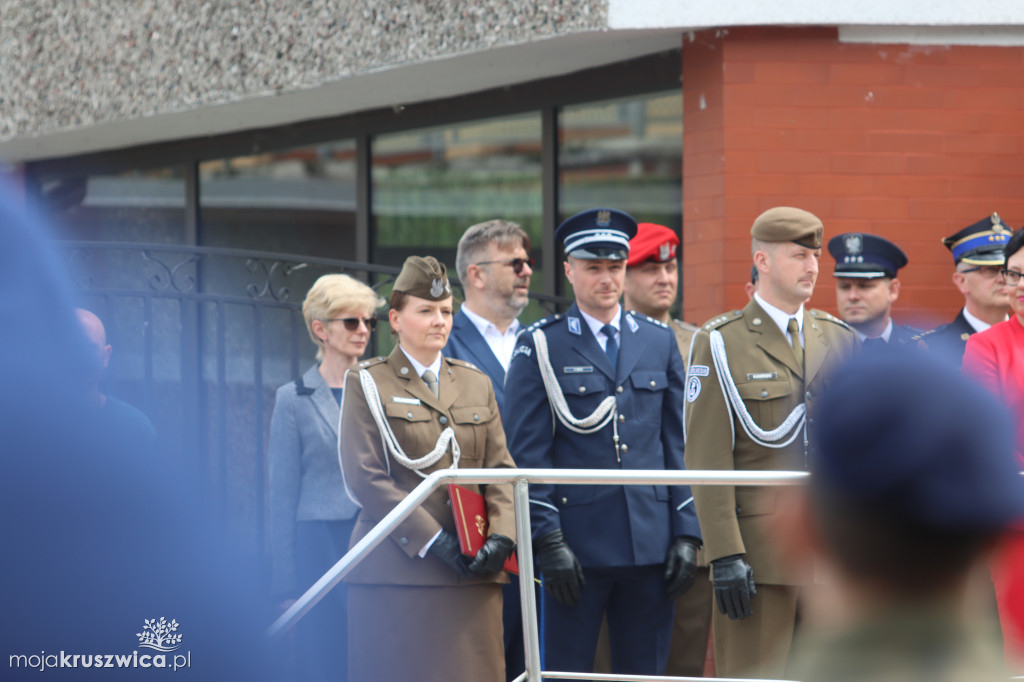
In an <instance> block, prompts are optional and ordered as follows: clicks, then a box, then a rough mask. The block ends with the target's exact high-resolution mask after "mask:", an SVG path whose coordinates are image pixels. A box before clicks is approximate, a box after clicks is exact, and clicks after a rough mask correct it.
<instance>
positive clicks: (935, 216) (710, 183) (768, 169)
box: [683, 28, 1024, 327]
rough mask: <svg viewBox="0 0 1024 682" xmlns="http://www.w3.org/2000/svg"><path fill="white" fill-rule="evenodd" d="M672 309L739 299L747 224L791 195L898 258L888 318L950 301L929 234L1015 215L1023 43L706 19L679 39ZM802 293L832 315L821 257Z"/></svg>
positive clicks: (941, 258)
mask: <svg viewBox="0 0 1024 682" xmlns="http://www.w3.org/2000/svg"><path fill="white" fill-rule="evenodd" d="M683 105H684V113H683V116H684V118H683V128H684V139H683V216H684V224H683V245H684V255H683V266H684V270H683V286H684V303H685V311H684V312H685V316H686V319H688V320H690V321H693V322H703V321H704V320H706V319H708V318H710V317H712V316H713V315H715V314H717V313H719V312H721V311H722V310H726V309H730V308H735V307H742V305H744V304H745V302H746V297H745V295H744V293H743V286H742V283H743V282H745V281H747V279H748V278H749V277H750V264H751V261H750V236H749V230H750V224H751V222H752V221H753V218H754V217H755V216H756V215H757V214H758V213H760V212H761V211H763V210H765V209H767V208H770V207H772V206H778V205H791V206H799V207H800V208H805V209H807V210H809V211H812V212H814V213H816V214H817V215H818V216H819V217H821V219H822V220H823V221H824V223H825V238H826V240H827V239H828V238H829V237H831V236H834V235H836V234H839V233H842V232H855V231H856V232H871V233H874V234H878V235H881V236H883V237H886V238H887V239H891V240H892V241H894V242H896V243H897V244H899V245H900V247H901V248H903V250H904V251H906V253H907V255H908V257H909V258H910V265H908V266H907V267H906V268H904V269H903V270H902V271H901V273H900V279H901V280H902V282H903V289H902V293H901V295H900V299H899V301H897V303H896V306H895V308H894V317H895V318H896V320H897V321H898V322H904V323H908V324H917V325H918V326H923V327H930V326H934V324H937V323H939V322H943V321H945V320H946V319H949V318H951V317H952V316H953V315H954V314H955V312H956V311H957V310H958V309H959V307H960V306H962V305H963V299H962V298H961V297H960V295H959V294H958V293H957V291H956V290H955V289H954V288H953V286H952V284H951V282H950V276H951V273H952V269H953V266H952V258H951V257H950V254H949V251H947V250H946V248H945V247H944V246H942V244H941V241H940V240H941V239H942V237H945V236H947V235H950V234H952V233H953V232H955V231H957V230H958V229H960V228H961V227H964V226H966V225H968V224H970V223H973V222H975V221H977V220H979V219H981V218H983V217H985V216H987V215H988V214H990V213H992V212H993V211H998V212H999V213H1000V215H1001V216H1002V217H1003V219H1004V221H1005V222H1007V223H1008V224H1009V225H1011V226H1013V227H1019V226H1020V225H1022V224H1024V48H1020V47H968V46H943V45H936V46H920V45H880V44H847V43H840V42H839V40H838V32H837V30H836V29H834V28H797V29H777V28H750V29H729V30H728V31H725V30H719V31H705V32H700V33H697V34H694V35H692V36H691V35H687V36H685V37H684V47H683ZM821 264H822V272H821V276H820V277H819V280H818V286H817V288H816V291H815V294H814V297H813V299H812V300H811V305H813V306H814V307H818V308H824V309H825V310H829V311H831V312H835V289H834V284H833V282H834V279H833V277H832V268H833V265H834V261H833V260H832V257H831V256H830V255H828V253H827V251H826V252H824V253H823V255H822V259H821Z"/></svg>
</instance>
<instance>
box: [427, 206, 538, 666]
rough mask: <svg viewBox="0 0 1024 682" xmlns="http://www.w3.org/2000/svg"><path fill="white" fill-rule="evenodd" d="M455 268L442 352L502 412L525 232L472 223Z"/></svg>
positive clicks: (521, 288)
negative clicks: (484, 379)
mask: <svg viewBox="0 0 1024 682" xmlns="http://www.w3.org/2000/svg"><path fill="white" fill-rule="evenodd" d="M455 269H456V270H457V271H458V273H459V281H460V283H461V284H462V290H463V293H464V294H465V297H466V300H465V301H464V302H463V303H462V305H461V306H460V307H459V311H458V312H457V313H456V314H455V318H454V320H453V321H452V333H451V335H450V336H449V337H448V345H447V346H446V347H445V349H444V355H445V357H450V358H456V359H458V360H465V361H467V362H472V363H473V364H474V365H476V366H477V367H479V368H480V369H481V370H483V371H484V373H486V374H487V376H489V377H490V378H491V383H492V384H494V397H495V398H496V399H497V401H498V409H499V410H502V411H504V407H505V405H504V401H505V372H506V371H508V366H509V362H511V360H512V351H513V350H514V349H515V343H516V336H517V335H518V334H519V329H520V326H521V325H520V323H519V319H518V317H519V314H520V313H521V312H523V309H524V308H525V307H526V305H527V304H528V303H529V302H530V275H532V274H533V259H532V258H530V236H529V235H528V234H526V231H525V230H523V228H522V227H520V226H519V225H518V224H516V223H514V222H511V221H509V220H488V221H487V222H483V223H478V224H476V225H473V226H471V227H469V228H468V229H467V230H466V232H465V233H464V234H463V235H462V238H461V239H459V246H458V250H457V251H456V254H455ZM520 672H522V671H520Z"/></svg>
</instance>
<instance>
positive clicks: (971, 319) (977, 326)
mask: <svg viewBox="0 0 1024 682" xmlns="http://www.w3.org/2000/svg"><path fill="white" fill-rule="evenodd" d="M963 312H964V319H965V320H967V324H969V325H971V326H972V327H974V331H976V332H983V331H985V330H986V329H988V328H989V327H991V326H992V325H990V324H989V323H988V322H985V321H984V320H979V319H978V318H977V317H975V316H974V315H971V313H970V312H968V310H967V308H966V307H964V311H963ZM1006 319H1010V316H1009V315H1007V316H1006Z"/></svg>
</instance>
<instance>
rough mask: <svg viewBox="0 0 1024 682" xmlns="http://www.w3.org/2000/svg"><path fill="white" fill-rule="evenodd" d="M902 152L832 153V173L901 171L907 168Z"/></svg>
mask: <svg viewBox="0 0 1024 682" xmlns="http://www.w3.org/2000/svg"><path fill="white" fill-rule="evenodd" d="M906 158H907V157H906V155H904V154H882V153H873V154H867V153H865V154H856V153H853V154H846V153H838V154H832V159H831V165H832V172H833V173H841V174H845V173H856V174H872V173H903V172H905V171H906V170H907V166H906Z"/></svg>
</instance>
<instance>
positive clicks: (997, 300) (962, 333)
mask: <svg viewBox="0 0 1024 682" xmlns="http://www.w3.org/2000/svg"><path fill="white" fill-rule="evenodd" d="M1009 240H1010V230H1009V229H1008V228H1007V227H1006V225H1004V224H1003V221H1002V219H1001V218H1000V217H999V214H998V213H993V214H992V215H991V216H989V217H987V218H982V219H981V220H979V221H978V222H976V223H973V224H971V225H968V226H967V227H965V228H964V229H962V230H960V231H959V232H957V233H956V234H954V235H952V236H949V237H946V238H945V239H943V240H942V243H943V244H945V246H946V248H947V249H949V250H950V251H951V252H952V253H953V263H954V264H955V265H956V271H955V272H954V273H953V284H954V285H955V286H956V288H957V289H959V290H960V293H961V294H963V296H964V307H963V309H962V310H961V311H960V313H959V314H958V315H957V316H956V318H955V319H954V320H953V321H952V322H949V323H947V324H944V325H941V326H939V327H936V328H935V329H932V330H931V331H927V332H925V333H923V334H920V335H918V336H917V337H915V338H916V340H918V341H920V342H921V344H922V345H924V346H925V347H927V348H928V350H930V351H932V352H935V353H938V354H939V355H940V356H942V357H945V358H947V359H948V360H949V361H950V362H955V363H956V364H957V365H959V364H960V362H961V360H962V359H963V356H964V349H965V348H966V347H967V339H968V338H970V336H971V334H974V333H976V332H981V331H985V330H986V329H988V328H989V327H991V326H992V325H993V324H996V323H997V322H1002V321H1003V320H1005V319H1007V315H1008V313H1009V310H1010V292H1009V288H1008V287H1007V286H1006V284H1005V282H1004V281H1003V277H1002V275H1001V274H1000V269H1001V268H1002V267H1003V264H1004V263H1005V258H1004V256H1003V248H1004V247H1005V246H1006V242H1008V241H1009Z"/></svg>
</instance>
